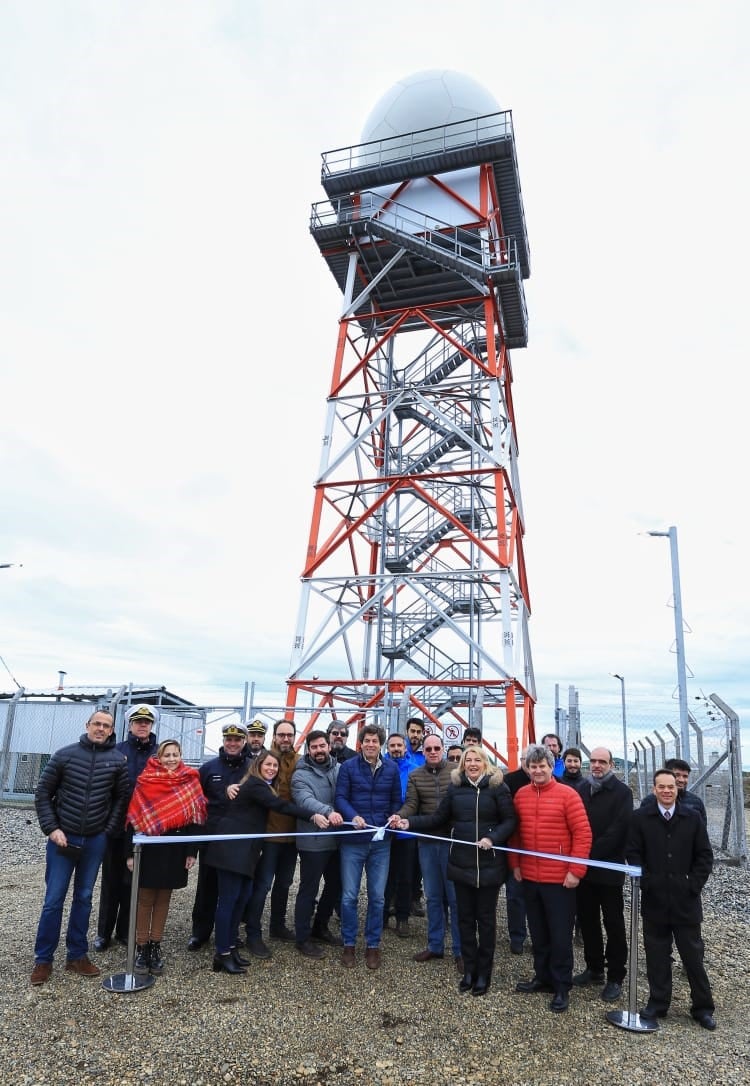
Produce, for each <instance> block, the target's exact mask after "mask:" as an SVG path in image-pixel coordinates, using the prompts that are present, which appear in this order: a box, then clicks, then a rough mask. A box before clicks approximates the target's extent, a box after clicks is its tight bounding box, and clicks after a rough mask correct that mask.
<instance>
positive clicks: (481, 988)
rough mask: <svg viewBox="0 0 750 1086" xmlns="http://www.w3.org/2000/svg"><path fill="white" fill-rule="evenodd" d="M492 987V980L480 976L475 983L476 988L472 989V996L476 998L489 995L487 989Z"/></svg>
mask: <svg viewBox="0 0 750 1086" xmlns="http://www.w3.org/2000/svg"><path fill="white" fill-rule="evenodd" d="M489 986H490V978H489V977H483V976H479V977H477V979H476V980H475V981H474V987H473V988H472V989H471V994H472V995H475V996H483V995H487V989H488V988H489Z"/></svg>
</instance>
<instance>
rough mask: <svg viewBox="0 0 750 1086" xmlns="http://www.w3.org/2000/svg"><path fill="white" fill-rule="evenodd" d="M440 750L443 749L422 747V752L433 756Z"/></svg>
mask: <svg viewBox="0 0 750 1086" xmlns="http://www.w3.org/2000/svg"><path fill="white" fill-rule="evenodd" d="M442 749H443V748H442V747H422V750H423V751H424V752H425V754H435V753H436V752H439V751H441V750H442ZM451 761H453V759H452V758H451Z"/></svg>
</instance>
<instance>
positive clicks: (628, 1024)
mask: <svg viewBox="0 0 750 1086" xmlns="http://www.w3.org/2000/svg"><path fill="white" fill-rule="evenodd" d="M606 1019H607V1021H608V1022H611V1023H612V1025H613V1026H619V1027H620V1029H628V1030H630V1032H631V1033H655V1032H656V1031H657V1029H658V1028H659V1023H658V1022H657V1021H656V1020H655V1019H653V1018H641V1016H640V1014H631V1013H630V1011H607V1014H606Z"/></svg>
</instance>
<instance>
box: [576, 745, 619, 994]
mask: <svg viewBox="0 0 750 1086" xmlns="http://www.w3.org/2000/svg"><path fill="white" fill-rule="evenodd" d="M589 761H590V765H591V776H589V777H587V778H586V779H585V780H584V781H583V783H582V784H581V785H579V787H578V795H579V796H580V797H581V799H582V800H583V806H584V807H585V808H586V814H587V816H588V820H589V824H590V826H591V834H592V837H593V841H592V844H591V853H590V859H592V860H604V861H608V862H609V863H616V864H623V863H625V841H626V839H627V836H628V828H629V825H630V816H631V815H632V813H633V794H632V792H631V791H630V789H629V788H628V786H627V785H626V784H623V782H622V781H621V780H618V779H617V777H616V776H615V774H614V770H613V763H612V751H610V750H608V749H607V748H606V747H594V749H593V750H592V751H591V755H590V759H589ZM624 883H625V875H624V874H623V873H622V872H621V871H608V870H607V869H606V868H603V867H589V868H588V870H587V871H586V877H585V878H583V879H581V881H580V882H579V884H578V886H577V887H576V912H577V914H578V922H579V924H580V925H581V935H582V937H583V954H584V957H585V959H586V968H585V969H584V971H583V972H582V973H579V974H578V975H577V976H575V977H573V983H574V984H576V985H578V986H579V987H583V986H585V985H587V984H604V987H603V988H602V992H601V997H602V999H603V1000H604V1001H605V1003H614V1002H615V1001H616V1000H618V999H619V998H620V995H621V994H622V982H623V980H624V979H625V972H626V965H627V960H628V940H627V936H626V934H625V904H624V901H623V896H622V888H623V885H624ZM602 924H604V931H605V933H606V936H607V945H606V948H605V946H604V940H603V939H602ZM605 961H606V964H607V979H606V984H605V983H604V963H605Z"/></svg>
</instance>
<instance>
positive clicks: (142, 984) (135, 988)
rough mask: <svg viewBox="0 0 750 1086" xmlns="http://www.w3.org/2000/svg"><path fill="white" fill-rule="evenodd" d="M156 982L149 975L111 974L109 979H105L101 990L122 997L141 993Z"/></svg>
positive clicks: (154, 978)
mask: <svg viewBox="0 0 750 1086" xmlns="http://www.w3.org/2000/svg"><path fill="white" fill-rule="evenodd" d="M155 982H156V977H152V976H151V974H150V973H146V974H145V975H143V976H141V975H139V974H137V973H113V974H112V976H111V977H105V978H104V980H103V981H102V988H105V989H106V990H107V991H108V992H117V993H118V994H119V995H124V994H126V993H127V992H142V991H143V989H144V988H150V987H151V985H152V984H154V983H155Z"/></svg>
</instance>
